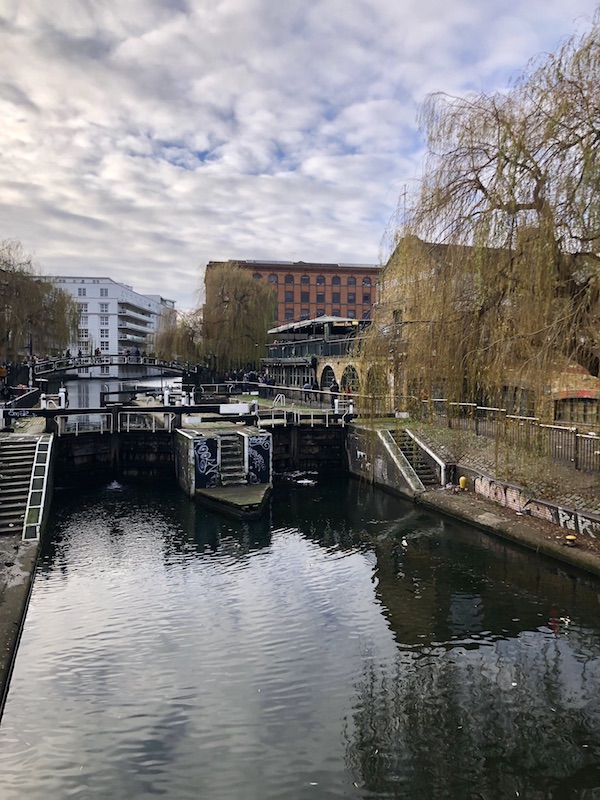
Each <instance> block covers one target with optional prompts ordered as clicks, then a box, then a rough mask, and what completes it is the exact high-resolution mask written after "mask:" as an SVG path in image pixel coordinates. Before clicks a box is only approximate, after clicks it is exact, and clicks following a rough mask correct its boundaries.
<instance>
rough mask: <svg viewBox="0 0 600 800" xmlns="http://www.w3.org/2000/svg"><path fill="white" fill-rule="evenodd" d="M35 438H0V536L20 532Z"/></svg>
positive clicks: (23, 520)
mask: <svg viewBox="0 0 600 800" xmlns="http://www.w3.org/2000/svg"><path fill="white" fill-rule="evenodd" d="M37 443H38V437H33V436H15V435H14V434H9V435H7V436H2V437H0V536H1V535H2V534H9V533H10V534H12V533H19V534H21V532H22V531H23V525H24V522H25V512H26V509H27V501H28V498H29V488H30V484H31V472H32V469H33V464H34V460H35V454H36V447H37Z"/></svg>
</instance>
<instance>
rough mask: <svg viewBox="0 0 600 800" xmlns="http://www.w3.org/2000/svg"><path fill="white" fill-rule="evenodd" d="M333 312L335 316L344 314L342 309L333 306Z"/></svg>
mask: <svg viewBox="0 0 600 800" xmlns="http://www.w3.org/2000/svg"><path fill="white" fill-rule="evenodd" d="M331 314H332V316H334V317H341V316H342V312H341V310H340V309H339V308H332V309H331Z"/></svg>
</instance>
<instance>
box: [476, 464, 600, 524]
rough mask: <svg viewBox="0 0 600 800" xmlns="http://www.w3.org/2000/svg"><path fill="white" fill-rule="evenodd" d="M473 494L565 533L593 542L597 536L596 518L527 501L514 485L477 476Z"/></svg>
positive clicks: (547, 504) (536, 501) (597, 521)
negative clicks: (555, 527) (567, 531)
mask: <svg viewBox="0 0 600 800" xmlns="http://www.w3.org/2000/svg"><path fill="white" fill-rule="evenodd" d="M475 494H480V495H482V496H483V497H487V498H488V499H489V500H493V501H494V502H495V503H499V504H500V505H501V506H505V507H506V508H510V509H512V510H513V511H518V512H519V513H521V514H527V515H529V516H531V517H535V518H536V519H543V520H546V521H547V522H553V523H554V524H555V525H558V526H560V527H561V528H564V529H565V530H569V531H573V532H574V533H579V534H581V535H584V536H591V537H592V538H593V539H595V538H596V537H597V536H600V519H598V518H597V517H592V516H590V515H589V514H580V513H579V512H578V511H573V510H572V509H569V508H562V507H561V506H555V505H552V503H546V502H541V501H539V500H530V499H529V498H528V497H527V495H526V494H525V492H524V491H523V489H521V488H519V487H518V486H511V485H510V484H506V483H501V482H500V481H495V480H492V479H491V478H485V477H483V476H481V475H480V476H478V477H477V478H475Z"/></svg>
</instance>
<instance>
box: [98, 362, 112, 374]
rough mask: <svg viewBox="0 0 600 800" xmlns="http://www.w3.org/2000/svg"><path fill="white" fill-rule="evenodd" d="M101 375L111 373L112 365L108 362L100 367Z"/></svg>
mask: <svg viewBox="0 0 600 800" xmlns="http://www.w3.org/2000/svg"><path fill="white" fill-rule="evenodd" d="M100 375H110V367H109V366H108V364H103V365H102V366H101V367H100Z"/></svg>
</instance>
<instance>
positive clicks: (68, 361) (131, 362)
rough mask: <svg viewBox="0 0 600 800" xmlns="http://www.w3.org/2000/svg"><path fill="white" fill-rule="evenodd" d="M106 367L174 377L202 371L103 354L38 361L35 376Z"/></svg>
mask: <svg viewBox="0 0 600 800" xmlns="http://www.w3.org/2000/svg"><path fill="white" fill-rule="evenodd" d="M107 366H119V367H126V366H141V367H148V369H157V370H160V371H162V372H168V373H170V374H174V375H182V374H183V373H184V372H185V373H192V374H196V373H198V372H199V371H200V370H202V369H204V367H203V366H202V365H196V364H194V365H191V364H188V363H186V362H182V361H165V360H163V359H161V358H154V357H152V356H142V355H140V356H136V355H125V354H116V355H115V354H112V355H111V354H108V353H107V354H104V353H103V354H102V355H99V356H94V355H82V356H69V357H68V358H67V357H62V358H50V359H47V360H44V361H38V362H37V363H36V364H35V375H36V377H38V378H42V377H44V376H47V375H53V374H57V373H58V374H60V373H65V372H69V371H71V370H80V369H88V368H90V367H107Z"/></svg>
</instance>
